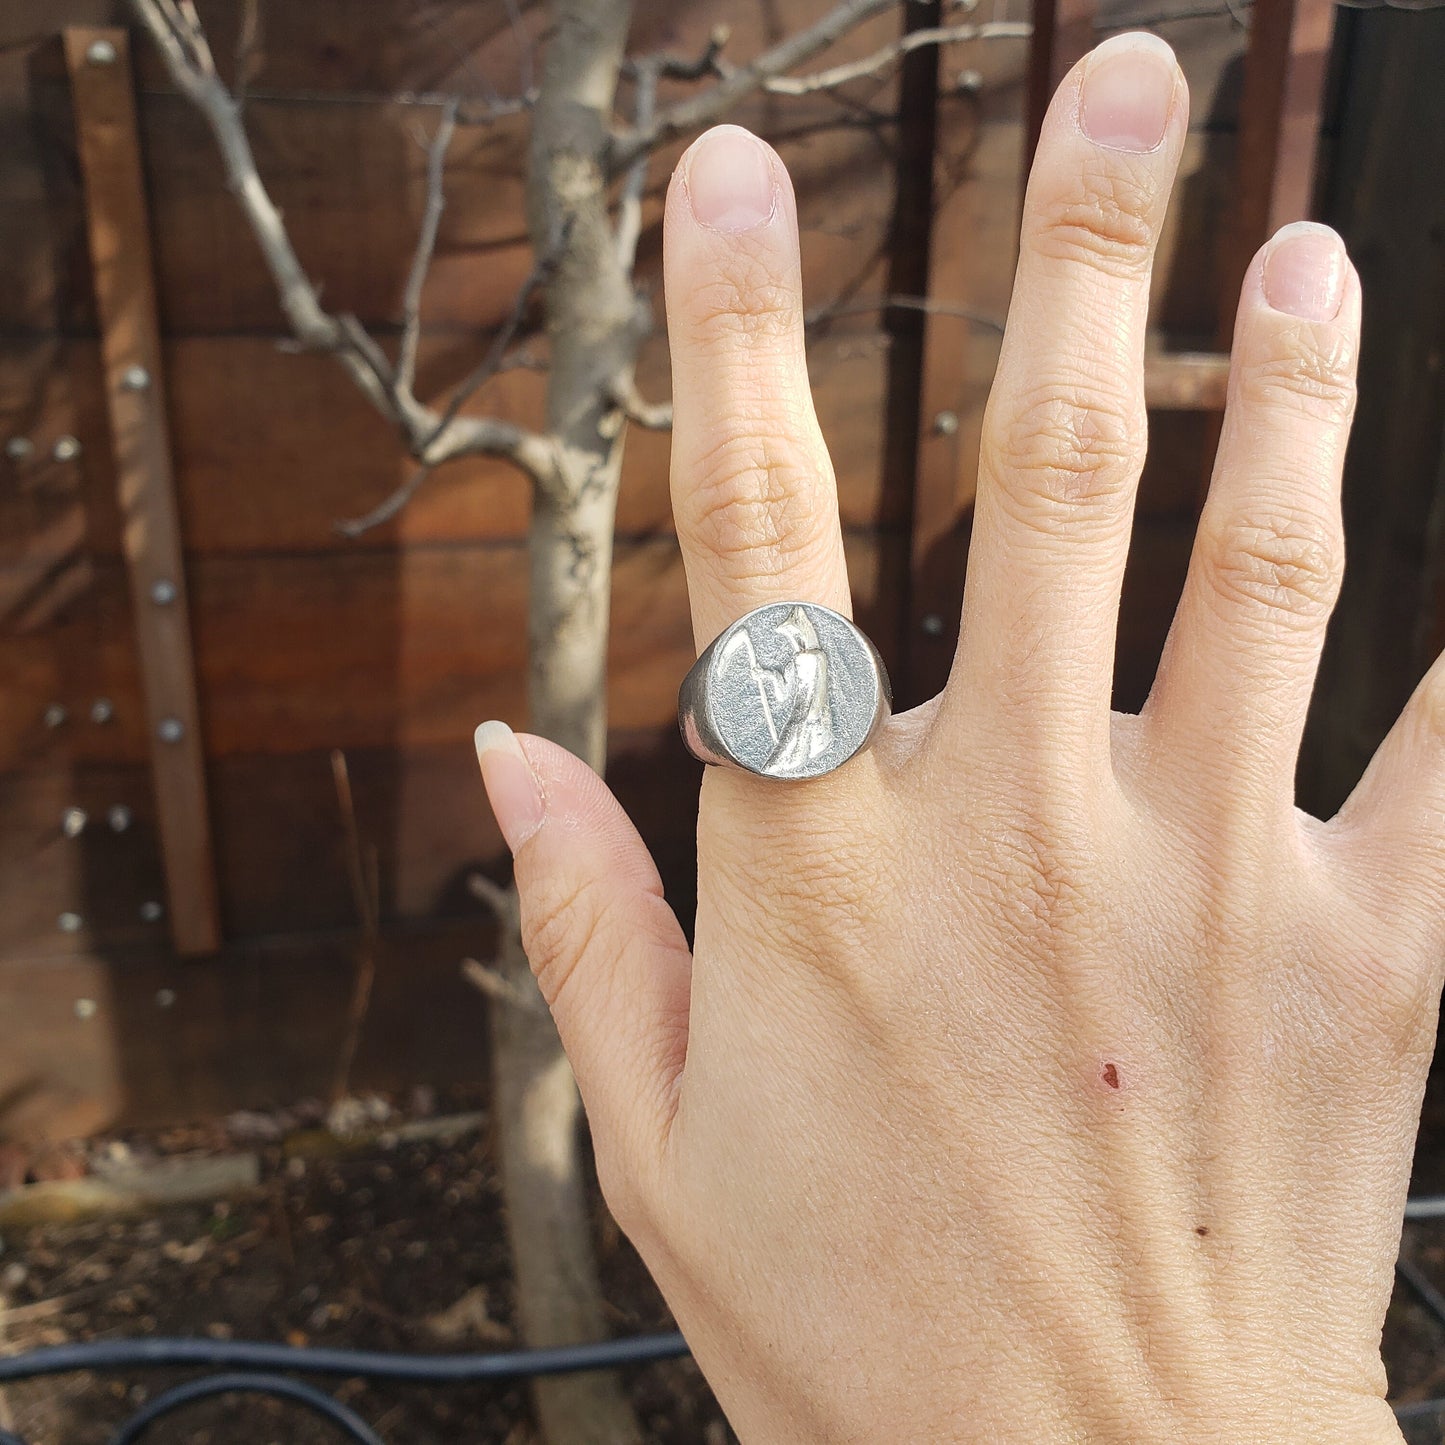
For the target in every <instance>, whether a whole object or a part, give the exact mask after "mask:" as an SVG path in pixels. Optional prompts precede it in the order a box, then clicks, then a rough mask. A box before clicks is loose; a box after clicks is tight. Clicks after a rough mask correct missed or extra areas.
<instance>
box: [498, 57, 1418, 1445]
mask: <svg viewBox="0 0 1445 1445" xmlns="http://www.w3.org/2000/svg"><path fill="white" fill-rule="evenodd" d="M1186 111H1187V100H1186V94H1185V87H1184V82H1183V80H1182V78H1181V76H1180V75H1179V72H1178V70H1177V67H1176V66H1175V64H1174V60H1173V57H1172V55H1170V53H1169V52H1168V50H1167V47H1165V46H1164V45H1163V44H1162V43H1161V42H1159V41H1157V40H1151V39H1149V38H1147V37H1140V36H1123V37H1118V38H1116V39H1113V40H1111V41H1109V42H1108V43H1106V44H1105V45H1103V46H1101V47H1100V48H1099V49H1098V50H1096V51H1095V52H1094V53H1093V55H1091V56H1090V57H1089V58H1087V59H1086V60H1084V61H1083V62H1082V63H1081V64H1080V65H1079V66H1077V67H1076V68H1075V69H1074V71H1073V72H1072V73H1071V74H1070V75H1069V77H1068V78H1067V79H1066V80H1065V82H1064V84H1063V86H1062V88H1061V89H1060V92H1059V94H1058V95H1057V97H1056V98H1055V100H1054V103H1053V107H1052V109H1051V110H1050V112H1049V116H1048V120H1047V122H1046V124H1045V126H1044V131H1043V137H1042V140H1041V142H1040V146H1039V150H1038V158H1037V160H1036V162H1035V165H1034V171H1033V177H1032V180H1031V182H1030V186H1029V193H1028V200H1027V205H1026V208H1025V216H1024V223H1023V240H1022V253H1021V256H1020V261H1019V268H1018V279H1017V284H1016V287H1015V292H1014V299H1013V305H1012V309H1011V311H1010V315H1009V326H1008V335H1007V339H1006V341H1005V344H1004V348H1003V354H1002V358H1001V361H1000V365H999V370H998V376H997V380H996V382H995V384H994V388H993V394H992V397H991V399H990V402H989V406H988V412H987V418H986V423H985V427H984V438H983V450H982V461H981V468H980V475H979V492H978V501H977V508H976V516H975V524H974V534H973V542H972V551H971V554H970V560H969V568H968V582H967V593H966V598H965V602H964V618H965V625H964V628H963V635H962V639H961V641H960V643H959V650H958V656H957V659H956V661H955V664H954V668H953V674H952V677H951V678H950V681H949V684H948V687H947V689H946V690H945V691H944V693H943V695H942V696H940V697H938V698H936V699H934V701H933V702H932V703H930V704H929V705H927V706H925V707H923V708H920V709H918V710H917V711H916V712H913V713H910V714H907V715H904V716H901V717H898V718H896V719H894V720H893V722H892V723H891V724H890V725H889V726H888V727H887V729H886V730H885V731H884V734H883V735H882V737H881V739H880V741H879V742H878V743H877V745H876V746H875V747H874V748H873V749H872V750H871V751H869V752H867V753H865V754H863V755H861V756H860V757H859V758H857V759H855V760H854V761H853V762H851V763H849V764H848V765H846V766H845V767H843V768H842V769H840V770H839V771H837V772H836V773H833V774H831V775H829V776H828V777H825V778H823V779H820V780H817V781H815V782H811V783H801V784H792V785H785V784H776V783H769V782H767V781H764V780H761V779H758V778H755V777H752V776H749V775H747V774H743V773H740V772H733V771H724V770H710V771H709V773H708V775H707V777H706V779H705V782H704V784H703V790H702V804H701V816H700V820H699V831H698V849H699V865H698V866H699V903H698V915H697V931H696V951H695V954H694V956H692V957H689V953H688V950H687V947H686V944H685V942H684V939H683V935H682V933H681V931H680V929H679V927H678V925H677V922H676V920H675V919H674V917H673V915H672V913H671V912H670V910H669V909H668V907H667V905H666V903H665V902H664V901H663V899H662V896H661V888H660V885H659V883H658V879H657V874H656V872H655V870H654V868H653V866H652V864H651V861H650V860H649V858H648V856H647V854H646V852H645V851H644V849H643V846H642V844H641V842H640V841H639V839H638V838H637V836H636V834H635V832H634V831H633V829H632V828H631V826H630V824H629V823H628V822H627V820H626V818H625V817H624V816H623V814H622V813H621V811H620V810H619V808H618V806H617V805H616V803H615V802H614V800H613V799H612V798H611V796H610V795H609V794H608V793H607V791H606V789H605V788H604V786H603V785H602V784H601V783H600V782H599V781H598V779H597V778H595V777H594V776H593V775H592V774H591V773H590V772H588V771H587V770H586V769H585V768H583V767H582V766H581V764H579V763H577V762H576V761H575V760H573V759H572V758H570V757H569V756H567V755H566V754H564V753H563V752H561V751H560V750H559V749H557V748H555V747H553V746H551V745H549V744H547V743H546V742H543V741H542V740H540V739H537V738H524V739H523V740H522V741H521V744H520V747H519V746H518V744H517V742H516V741H515V740H514V739H513V738H512V736H511V734H510V733H509V732H507V730H506V729H505V728H504V727H502V726H501V725H499V724H488V725H487V726H486V727H485V728H484V729H483V730H482V731H481V733H480V735H479V745H480V749H481V752H482V768H483V773H484V775H485V779H486V782H487V786H488V789H489V792H490V794H491V797H492V799H493V804H494V807H495V809H496V811H497V815H498V818H499V820H500V822H501V825H502V828H503V831H504V832H505V833H506V835H507V838H508V840H509V842H510V843H511V844H512V846H513V849H514V851H515V854H516V870H517V880H518V885H519V887H520V890H521V898H522V907H523V926H524V935H525V940H526V945H527V950H528V953H529V955H530V957H531V959H532V961H533V964H534V965H535V967H536V969H537V972H538V977H539V979H540V982H541V985H542V988H543V991H544V992H545V994H546V996H547V999H548V1000H549V1002H550V1004H551V1006H552V1009H553V1011H554V1013H555V1015H556V1019H557V1024H558V1027H559V1028H560V1030H561V1034H562V1038H563V1040H564V1042H565V1044H566V1046H567V1049H568V1052H569V1054H570V1056H571V1058H572V1060H573V1063H574V1064H575V1067H576V1072H577V1077H578V1081H579V1083H580V1085H581V1088H582V1092H583V1097H584V1099H585V1101H586V1105H587V1109H588V1113H589V1115H590V1118H591V1121H592V1125H593V1128H594V1131H595V1136H596V1146H597V1159H598V1167H599V1170H600V1171H601V1176H602V1181H603V1186H604V1189H605V1191H606V1195H607V1198H608V1200H609V1202H610V1204H611V1206H612V1208H613V1209H614V1211H615V1212H616V1215H617V1218H618V1220H619V1221H620V1223H621V1224H622V1226H623V1228H624V1229H626V1230H627V1232H628V1233H629V1234H630V1235H631V1237H632V1238H633V1240H634V1241H635V1242H636V1244H637V1246H638V1248H639V1249H640V1251H641V1253H642V1255H643V1257H644V1259H645V1260H646V1261H647V1263H648V1265H649V1267H650V1268H651V1269H652V1271H653V1273H654V1274H655V1275H656V1278H657V1280H658V1283H659V1284H660V1286H661V1288H662V1290H663V1292H664V1294H665V1295H666V1296H667V1298H668V1300H669V1302H670V1304H671V1305H672V1308H673V1309H674V1311H675V1313H676V1316H677V1319H678V1322H679V1324H680V1325H681V1327H682V1329H683V1330H684V1331H685V1333H686V1334H687V1337H688V1339H689V1341H690V1342H691V1344H692V1347H693V1350H694V1352H695V1354H696V1356H697V1359H698V1362H699V1363H700V1365H701V1366H702V1368H703V1370H704V1372H705V1373H706V1374H707V1376H708V1378H709V1380H710V1381H711V1382H712V1384H713V1386H714V1387H715V1389H716V1391H717V1394H718V1397H719V1399H720V1400H721V1402H722V1404H723V1406H724V1408H725V1409H726V1410H727V1412H728V1414H729V1416H730V1418H731V1419H732V1421H733V1423H734V1425H735V1427H736V1429H737V1431H738V1433H739V1435H740V1436H741V1438H742V1439H743V1440H744V1441H747V1442H753V1441H779V1442H782V1441H786V1442H790V1445H795V1442H809V1441H830V1442H837V1441H849V1442H870V1445H877V1442H881V1441H889V1442H891V1441H909V1442H914V1441H917V1442H925V1441H926V1442H938V1441H977V1442H985V1441H986V1442H990V1445H993V1442H1004V1441H1008V1442H1013V1441H1017V1442H1030V1445H1038V1442H1055V1441H1059V1442H1062V1441H1089V1442H1116V1441H1117V1442H1128V1445H1141V1442H1153V1441H1160V1442H1163V1441H1169V1442H1178V1441H1188V1442H1191V1445H1192V1442H1201V1441H1230V1442H1237V1441H1268V1442H1271V1445H1280V1442H1287V1441H1301V1442H1304V1441H1309V1442H1311V1445H1320V1442H1332V1441H1338V1442H1350V1445H1357V1442H1361V1441H1384V1440H1398V1439H1399V1438H1400V1437H1399V1433H1398V1430H1397V1428H1396V1426H1395V1424H1394V1420H1393V1417H1392V1415H1391V1412H1390V1410H1389V1408H1388V1407H1387V1406H1386V1404H1385V1403H1384V1399H1383V1396H1384V1390H1385V1378H1384V1372H1383V1369H1382V1367H1381V1363H1380V1356H1379V1334H1380V1325H1381V1320H1382V1318H1383V1316H1384V1311H1385V1305H1386V1301H1387V1299H1388V1297H1389V1294H1390V1287H1391V1263H1392V1260H1393V1258H1394V1253H1395V1249H1396V1245H1397V1242H1398V1236H1399V1227H1400V1218H1401V1203H1402V1200H1403V1197H1404V1193H1405V1187H1406V1181H1407V1175H1408V1169H1409V1161H1410V1152H1411V1143H1412V1139H1413V1134H1414V1127H1415V1121H1416V1116H1417V1113H1418V1109H1419V1104H1420V1098H1421V1092H1422V1089H1423V1085H1424V1080H1425V1075H1426V1070H1427V1067H1428V1063H1429V1059H1430V1053H1431V1045H1432V1040H1433V1034H1434V1026H1435V1009H1436V1000H1437V995H1438V990H1439V986H1440V982H1441V966H1442V962H1445V957H1442V955H1445V906H1442V905H1445V672H1442V669H1441V667H1439V666H1437V667H1436V668H1435V670H1434V672H1433V673H1432V674H1431V676H1430V677H1429V678H1428V679H1427V680H1426V681H1425V683H1424V684H1423V685H1422V687H1421V689H1420V692H1419V694H1418V695H1417V696H1416V697H1415V699H1414V700H1413V702H1412V703H1411V704H1410V707H1409V709H1408V711H1407V712H1406V714H1405V715H1404V717H1402V718H1401V720H1400V722H1399V723H1398V725H1397V726H1396V728H1395V730H1394V732H1393V733H1392V734H1391V736H1390V738H1389V739H1388V741H1387V742H1386V743H1385V745H1384V746H1383V748H1382V749H1381V751H1380V754H1379V756H1378V757H1377V758H1376V759H1375V761H1374V763H1373V765H1372V766H1371V768H1370V770H1369V773H1368V775H1367V776H1366V778H1365V779H1364V781H1363V782H1362V783H1361V784H1360V786H1359V789H1358V790H1357V792H1356V794H1355V796H1354V797H1353V798H1352V799H1351V800H1350V802H1349V804H1348V805H1347V806H1346V808H1345V809H1344V811H1343V812H1342V813H1341V814H1340V815H1339V816H1338V817H1337V818H1335V819H1334V820H1333V821H1331V822H1329V823H1321V822H1317V821H1316V820H1314V819H1312V818H1309V817H1306V816H1304V815H1303V814H1301V813H1299V812H1298V811H1296V809H1295V807H1294V801H1293V778H1294V767H1295V757H1296V752H1297V749H1298V744H1299V740H1300V734H1301V729H1302V727H1303V724H1304V717H1305V708H1306V703H1307V701H1308V698H1309V694H1310V690H1311V686H1312V683H1313V679H1314V674H1315V670H1316V664H1317V661H1318V657H1319V652H1320V647H1321V643H1322V639H1323V636H1324V629H1325V621H1326V617H1327V615H1328V613H1329V611H1330V607H1331V605H1332V602H1333V599H1334V597H1335V593H1336V590H1337V587H1338V584H1339V578H1340V570H1341V565H1342V563H1341V555H1342V551H1341V523H1340V512H1339V501H1338V489H1339V484H1340V468H1341V460H1342V457H1343V454H1344V448H1345V436H1346V431H1347V428H1348V424H1349V419H1350V412H1351V406H1352V396H1353V372H1354V365H1355V351H1356V344H1357V336H1358V327H1359V307H1360V297H1359V285H1358V282H1357V280H1356V277H1355V274H1354V272H1353V270H1352V268H1351V267H1350V264H1349V262H1348V260H1347V259H1346V257H1345V255H1344V251H1343V249H1342V247H1341V245H1340V242H1339V240H1338V239H1337V238H1336V237H1335V236H1334V235H1333V233H1331V232H1329V231H1327V230H1325V229H1324V228H1322V227H1317V226H1293V227H1288V228H1286V229H1285V230H1284V231H1282V232H1281V233H1280V234H1279V235H1278V236H1276V237H1275V238H1274V239H1273V240H1272V241H1271V242H1270V243H1269V245H1267V246H1266V247H1265V248H1264V250H1263V252H1262V253H1261V254H1260V255H1259V256H1258V257H1256V258H1255V260H1254V263H1253V265H1252V266H1251V267H1250V270H1249V274H1248V276H1247V278H1246V280H1245V283H1244V288H1243V294H1242V296H1241V299H1240V307H1239V314H1238V322H1237V328H1236V333H1235V343H1234V358H1233V367H1232V373H1231V380H1230V395H1229V410H1228V415H1227V418H1226V422H1225V427H1224V434H1223V440H1222V442H1221V445H1220V451H1219V457H1218V461H1217V465H1216V469H1215V473H1214V479H1213V484H1212V487H1211V489H1210V494H1209V499H1208V503H1207V505H1206V507H1205V509H1204V513H1203V517H1202V519H1201V522H1200V527H1199V535H1198V538H1197V540H1196V544H1195V548H1194V555H1193V559H1192V562H1191V564H1190V570H1189V578H1188V583H1187V586H1186V589H1185V592H1184V596H1183V598H1182V600H1181V602H1180V605H1179V610H1178V615H1177V616H1176V618H1175V621H1174V627H1173V631H1172V633H1171V635H1170V639H1169V643H1168V646H1167V648H1166V650H1165V654H1164V658H1163V661H1162V663H1161V665H1160V670H1159V676H1158V680H1157V682H1156V685H1155V688H1154V691H1153V694H1152V696H1151V697H1150V699H1149V702H1148V705H1147V706H1146V707H1145V709H1144V711H1143V713H1142V715H1140V716H1138V717H1131V716H1111V714H1110V709H1109V699H1110V683H1111V673H1112V667H1113V650H1114V633H1115V623H1116V618H1117V613H1118V603H1119V586H1120V578H1121V575H1122V573H1123V569H1124V559H1125V553H1126V550H1127V547H1128V541H1129V527H1130V516H1131V511H1132V508H1133V499H1134V492H1135V487H1136V484H1137V482H1138V478H1139V473H1140V468H1141V464H1142V462H1143V455H1144V438H1145V418H1144V392H1143V354H1144V335H1145V312H1146V305H1147V298H1148V292H1149V274H1150V266H1151V259H1152V256H1153V253H1154V248H1155V242H1156V239H1157V237H1158V234H1159V227H1160V221H1161V218H1162V216H1163V212H1164V207H1165V204H1166V200H1167V197H1168V192H1169V188H1170V184H1171V181H1172V179H1173V175H1174V171H1175V167H1176V164H1177V161H1178V157H1179V151H1180V147H1181V145H1182V143H1183V140H1184V135H1185V129H1186ZM797 245H798V243H797V232H796V219H795V212H794V202H793V196H792V192H791V189H790V187H789V184H788V180H787V176H786V174H785V172H784V170H783V168H782V166H781V164H780V163H779V161H778V159H777V157H776V156H775V155H773V153H772V152H771V151H770V150H768V149H767V148H766V147H765V146H763V145H762V144H761V143H760V142H757V141H755V140H754V139H752V138H751V137H750V136H748V135H747V134H746V133H745V132H742V131H740V130H737V129H735V128H730V127H724V128H721V129H719V130H715V131H713V132H710V133H709V134H708V135H706V136H704V137H703V138H702V139H701V140H700V141H698V142H697V144H696V145H694V146H693V148H692V149H691V150H690V151H689V152H688V154H687V156H686V157H685V158H684V160H683V162H682V164H681V165H680V166H679V168H678V172H677V175H676V176H675V177H674V179H673V183H672V189H671V192H670V194H669V197H668V206H667V221H666V280H667V300H668V319H669V328H670V335H671V341H672V354H673V370H674V384H675V418H676V420H675V433H674V440H673V462H672V479H673V481H672V486H673V502H674V507H675V511H676V516H677V527H678V535H679V539H680V541H681V545H682V549H683V554H684V557H685V560H686V566H687V575H688V584H689V588H690V593H691V603H692V616H693V625H694V631H695V634H696V640H697V643H698V645H699V647H702V646H704V645H705V644H707V643H708V642H709V641H711V639H712V638H713V637H715V636H716V635H717V634H718V632H719V631H721V630H722V628H723V627H725V626H726V625H727V624H728V623H729V622H731V621H732V620H733V619H735V618H736V617H738V616H739V615H741V614H742V613H744V612H745V611H747V610H749V609H751V608H753V607H756V606H759V605H761V604H763V603H765V602H772V601H778V600H782V599H787V598H801V599H806V600H810V601H814V602H820V603H823V604H826V605H828V606H830V607H833V608H836V609H837V610H839V611H843V612H846V611H848V608H849V593H848V581H847V575H846V572H845V568H844V562H843V548H842V543H841V539H840V534H839V525H838V515H837V502H836V497H835V494H834V488H833V483H832V473H831V469H830V467H829V463H828V457H827V453H826V451H825V449H824V445H823V441H822V438H821V436H820V435H819V432H818V427H817V424H816V421H815V419H814V415H813V410H812V406H811V402H810V398H809V393H808V385H807V379H806V375H805V368H804V354H803V341H802V311H801V305H800V298H799V267H798V251H797Z"/></svg>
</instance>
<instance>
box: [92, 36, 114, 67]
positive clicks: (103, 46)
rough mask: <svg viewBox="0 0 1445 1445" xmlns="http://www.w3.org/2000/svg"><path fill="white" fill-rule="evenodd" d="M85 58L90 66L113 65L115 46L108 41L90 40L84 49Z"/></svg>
mask: <svg viewBox="0 0 1445 1445" xmlns="http://www.w3.org/2000/svg"><path fill="white" fill-rule="evenodd" d="M85 58H86V59H87V60H88V61H89V62H90V63H91V64H92V65H114V64H115V46H114V45H112V44H111V43H110V41H109V40H92V41H91V42H90V44H89V45H88V46H87V47H86V50H85Z"/></svg>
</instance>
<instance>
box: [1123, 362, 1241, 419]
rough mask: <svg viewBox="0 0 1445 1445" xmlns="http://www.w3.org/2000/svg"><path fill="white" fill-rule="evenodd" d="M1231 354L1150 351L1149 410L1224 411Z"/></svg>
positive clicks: (1147, 376)
mask: <svg viewBox="0 0 1445 1445" xmlns="http://www.w3.org/2000/svg"><path fill="white" fill-rule="evenodd" d="M1228 385H1229V356H1228V355H1227V354H1226V353H1225V352H1220V351H1174V352H1167V351H1151V352H1149V353H1148V354H1147V355H1146V356H1145V358H1144V401H1145V404H1146V405H1147V406H1148V407H1149V410H1150V411H1221V410H1223V408H1224V393H1225V390H1226V388H1227V387H1228Z"/></svg>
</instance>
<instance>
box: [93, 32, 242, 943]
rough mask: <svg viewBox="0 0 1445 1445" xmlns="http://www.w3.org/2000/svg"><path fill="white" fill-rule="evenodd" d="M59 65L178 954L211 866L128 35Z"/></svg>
mask: <svg viewBox="0 0 1445 1445" xmlns="http://www.w3.org/2000/svg"><path fill="white" fill-rule="evenodd" d="M65 63H66V69H67V71H68V73H69V77H70V93H71V104H72V107H73V109H74V114H75V132H76V139H77V144H78V148H79V152H80V170H81V177H82V182H83V185H84V193H85V208H86V228H87V233H88V236H89V242H90V260H91V271H92V275H93V278H94V286H95V301H96V313H97V315H98V317H99V321H100V349H101V358H102V361H103V364H104V368H105V387H106V403H107V409H108V414H109V418H110V434H111V446H112V449H113V452H114V460H115V478H116V492H117V499H118V502H119V507H120V515H121V528H122V531H121V543H122V547H123V550H124V552H125V560H126V567H127V570H128V572H129V575H130V590H131V605H132V608H133V609H134V614H135V634H136V647H137V651H138V654H139V658H140V670H141V681H142V685H143V688H144V693H145V702H146V709H147V713H148V723H149V732H150V739H151V768H152V780H153V785H154V788H155V795H156V817H157V821H158V824H159V831H160V845H161V854H162V861H163V864H164V867H165V877H166V892H167V895H168V902H169V907H170V921H171V935H172V938H173V939H174V941H175V946H176V950H177V951H178V952H179V953H182V954H204V953H213V952H215V950H216V949H217V948H218V947H219V946H220V941H221V932H220V917H219V908H218V904H217V895H216V870H215V860H214V855H213V848H212V841H211V823H210V814H209V810H208V807H207V801H206V784H205V771H204V768H205V760H204V756H203V754H202V751H201V732H200V720H199V714H198V710H197V706H196V683H195V670H194V664H193V661H192V653H191V629H190V616H189V612H188V610H187V606H186V584H185V575H184V572H183V569H182V561H181V539H180V526H179V522H178V519H177V516H176V502H175V487H174V478H173V476H172V471H171V455H170V441H169V437H168V436H167V432H166V408H165V394H164V389H163V386H162V372H161V349H160V330H159V326H158V323H157V317H156V297H155V280H154V273H153V270H152V262H151V242H150V227H149V224H148V220H147V215H146V202H145V186H144V179H143V176H142V172H141V156H140V143H139V138H138V135H137V130H136V113H135V97H134V89H133V80H132V74H131V61H130V47H129V43H128V38H127V35H126V32H125V31H124V30H120V29H91V28H74V29H68V30H66V32H65Z"/></svg>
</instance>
